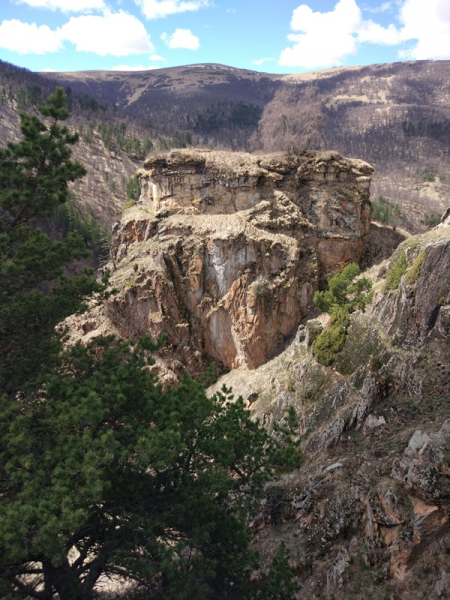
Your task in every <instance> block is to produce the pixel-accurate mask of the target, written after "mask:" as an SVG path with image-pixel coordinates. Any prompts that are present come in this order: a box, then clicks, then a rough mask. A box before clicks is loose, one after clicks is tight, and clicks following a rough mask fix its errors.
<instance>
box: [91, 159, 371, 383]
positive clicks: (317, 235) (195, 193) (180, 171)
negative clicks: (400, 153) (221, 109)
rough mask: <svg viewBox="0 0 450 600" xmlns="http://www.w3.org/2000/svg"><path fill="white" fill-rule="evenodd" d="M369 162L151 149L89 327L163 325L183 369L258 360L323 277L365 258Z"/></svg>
mask: <svg viewBox="0 0 450 600" xmlns="http://www.w3.org/2000/svg"><path fill="white" fill-rule="evenodd" d="M371 173H372V168H371V167H370V166H369V165H368V164H366V163H364V162H362V161H358V160H348V159H345V158H343V157H342V156H340V155H339V154H337V153H332V152H322V153H318V152H309V153H307V154H305V155H304V156H301V157H298V156H293V155H288V154H273V155H264V156H256V155H250V154H243V153H228V152H207V151H198V150H195V151H194V150H184V151H176V152H170V153H165V154H159V155H155V156H153V157H151V158H149V159H148V160H147V161H146V163H145V168H144V169H142V170H140V172H139V176H140V180H141V184H142V195H141V198H140V201H139V203H138V204H137V205H136V206H135V207H133V208H131V209H129V210H127V211H126V212H125V214H124V216H123V218H122V221H121V223H120V225H119V227H118V229H117V232H116V237H115V243H114V264H115V267H116V270H115V271H114V273H113V276H112V285H113V286H114V287H116V288H117V289H118V293H117V294H116V295H115V296H113V297H112V298H111V299H110V300H109V301H108V303H107V305H106V306H105V307H103V309H102V311H103V317H99V316H97V318H90V317H86V319H85V321H86V322H89V329H90V331H89V334H88V335H89V336H93V335H95V330H94V331H92V323H93V322H94V321H95V322H101V321H102V320H103V321H104V319H105V318H107V319H109V320H110V322H111V329H112V330H113V329H114V330H117V331H119V332H120V335H122V336H123V337H125V338H127V337H135V336H138V335H142V334H145V333H150V334H151V335H152V336H153V337H154V338H157V337H159V336H160V335H162V334H164V333H165V334H166V335H167V337H168V341H167V347H166V353H167V356H170V360H172V367H171V368H172V369H173V370H175V372H176V373H179V372H180V371H181V370H182V369H183V368H188V370H189V371H190V372H191V373H193V374H198V373H200V372H201V371H203V370H204V368H205V365H206V364H207V363H208V362H209V361H210V360H211V359H215V360H217V361H219V362H220V363H222V364H223V365H225V366H226V367H228V368H243V369H248V368H250V369H251V368H254V367H256V366H258V365H260V364H262V363H263V362H264V361H266V360H267V358H268V357H269V356H271V355H272V354H273V353H274V352H275V351H276V350H277V349H278V348H279V347H280V346H281V345H282V343H283V342H284V340H285V339H286V337H287V336H289V335H290V334H291V332H293V330H294V329H295V327H296V325H298V323H299V321H300V320H301V319H302V318H303V317H304V316H305V315H307V314H308V313H309V312H310V311H311V309H312V308H313V295H314V292H315V291H316V290H317V289H318V286H319V284H320V282H321V281H323V280H324V279H325V278H326V277H327V276H329V275H331V274H333V273H334V272H335V271H336V270H338V269H342V268H343V267H344V266H345V265H346V264H348V263H350V262H359V260H360V258H361V256H362V254H363V249H364V239H365V237H366V235H367V233H368V231H369V227H370V203H369V199H368V185H369V182H370V174H371ZM87 327H88V326H87V325H86V326H85V327H84V330H85V331H86V328H87ZM173 361H175V362H173Z"/></svg>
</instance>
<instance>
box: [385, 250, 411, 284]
mask: <svg viewBox="0 0 450 600" xmlns="http://www.w3.org/2000/svg"><path fill="white" fill-rule="evenodd" d="M407 268H408V263H407V262H406V254H405V253H404V252H402V253H401V254H400V256H399V257H398V259H397V260H396V261H395V263H394V266H393V267H392V269H390V270H389V271H388V274H387V277H386V283H385V284H384V292H387V291H389V290H396V289H397V288H398V286H399V285H400V279H401V278H402V275H403V273H404V272H405V271H406V269H407Z"/></svg>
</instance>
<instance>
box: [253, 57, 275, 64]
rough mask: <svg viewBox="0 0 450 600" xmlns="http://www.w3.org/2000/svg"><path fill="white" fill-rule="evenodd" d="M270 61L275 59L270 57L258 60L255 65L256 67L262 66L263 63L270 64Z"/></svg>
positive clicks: (254, 62)
mask: <svg viewBox="0 0 450 600" xmlns="http://www.w3.org/2000/svg"><path fill="white" fill-rule="evenodd" d="M270 60H273V58H272V57H270V58H258V59H257V60H254V61H253V64H254V65H262V64H263V63H265V62H268V61H270Z"/></svg>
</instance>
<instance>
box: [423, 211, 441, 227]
mask: <svg viewBox="0 0 450 600" xmlns="http://www.w3.org/2000/svg"><path fill="white" fill-rule="evenodd" d="M422 221H423V223H425V225H426V226H427V227H428V228H429V229H432V228H433V227H436V225H439V223H440V222H441V216H440V215H438V214H437V213H424V215H423V218H422Z"/></svg>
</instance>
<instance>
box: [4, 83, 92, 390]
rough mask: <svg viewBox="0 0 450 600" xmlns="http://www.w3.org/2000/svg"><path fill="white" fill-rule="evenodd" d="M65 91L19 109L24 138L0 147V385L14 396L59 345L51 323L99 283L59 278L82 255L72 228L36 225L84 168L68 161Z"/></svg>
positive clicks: (70, 140)
mask: <svg viewBox="0 0 450 600" xmlns="http://www.w3.org/2000/svg"><path fill="white" fill-rule="evenodd" d="M64 102H65V97H64V94H63V91H62V89H61V88H57V89H56V92H55V94H54V95H52V96H50V97H49V98H48V100H47V103H46V105H45V106H41V107H39V112H40V113H41V114H42V115H43V116H44V117H47V118H48V119H49V120H50V123H49V124H45V123H44V122H43V121H42V120H40V119H39V118H38V117H37V116H36V115H31V114H26V113H21V114H20V128H21V132H22V136H23V138H22V140H21V141H20V142H18V143H12V142H10V143H8V145H7V147H6V148H2V149H0V392H1V393H6V394H7V395H8V396H10V397H13V396H14V395H15V394H16V393H17V391H18V390H19V389H21V388H22V386H23V385H24V384H26V385H27V386H28V387H30V386H31V387H33V386H36V385H37V384H38V382H39V377H40V375H41V373H42V371H43V370H48V369H49V368H51V366H52V364H53V363H54V361H55V359H56V357H57V355H58V352H59V344H58V335H57V334H56V332H55V325H56V324H57V323H58V322H59V321H61V319H62V318H64V317H65V316H67V315H69V314H71V313H73V312H74V311H75V310H77V309H78V308H80V306H81V304H82V300H83V299H84V298H85V297H86V295H87V294H90V293H91V292H92V291H93V290H95V289H97V290H99V289H100V287H99V286H98V284H96V283H95V281H93V279H92V277H90V276H89V274H88V273H86V274H85V275H84V276H81V277H74V278H71V279H68V278H65V277H63V270H64V266H65V265H66V264H67V263H68V262H69V261H71V260H73V259H76V258H81V257H83V256H85V255H86V250H85V248H84V244H83V241H82V239H81V238H80V237H79V236H77V235H76V234H72V235H69V236H68V237H67V238H66V239H65V240H64V241H55V240H52V239H50V238H49V236H48V235H46V234H45V233H43V232H42V231H41V229H40V228H39V224H40V223H42V222H43V221H44V220H46V219H48V218H49V217H50V215H51V214H52V213H53V212H54V210H55V208H56V207H57V206H59V205H61V204H64V202H66V200H67V199H68V195H69V188H68V185H67V184H68V183H69V182H71V181H75V180H76V179H78V178H79V177H82V176H83V175H84V174H85V173H86V170H85V168H84V167H83V165H81V164H80V163H79V162H74V161H72V160H71V146H72V145H73V144H75V143H76V142H77V141H78V134H71V133H70V132H69V130H68V128H67V127H65V126H61V125H60V124H59V122H60V121H62V120H65V119H67V117H68V111H67V109H66V108H65V106H64Z"/></svg>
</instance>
